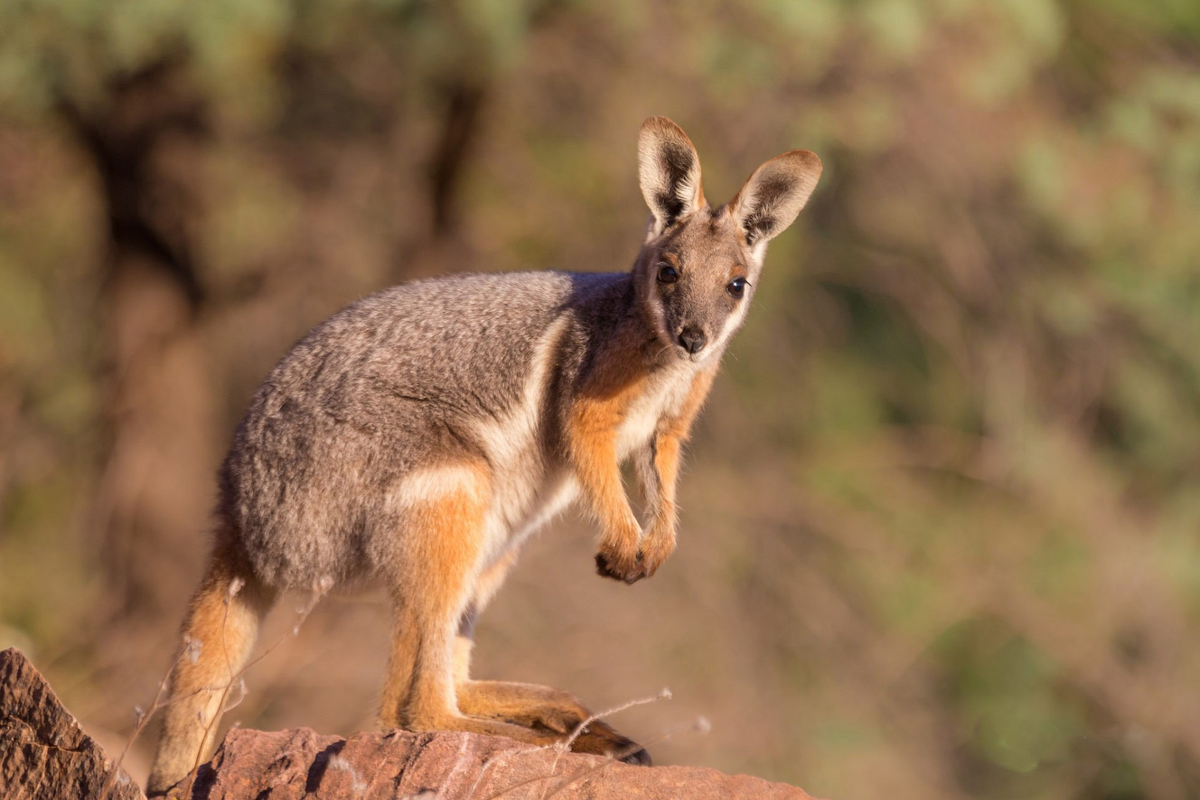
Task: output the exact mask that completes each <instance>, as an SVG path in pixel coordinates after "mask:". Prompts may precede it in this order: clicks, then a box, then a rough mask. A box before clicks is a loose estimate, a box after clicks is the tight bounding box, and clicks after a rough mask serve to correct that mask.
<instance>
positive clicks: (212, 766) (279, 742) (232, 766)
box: [0, 649, 812, 800]
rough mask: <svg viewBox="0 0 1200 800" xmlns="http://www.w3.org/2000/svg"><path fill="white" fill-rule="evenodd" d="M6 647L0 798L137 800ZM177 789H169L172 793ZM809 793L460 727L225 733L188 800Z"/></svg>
mask: <svg viewBox="0 0 1200 800" xmlns="http://www.w3.org/2000/svg"><path fill="white" fill-rule="evenodd" d="M113 769H114V767H113V763H112V761H111V760H110V759H108V758H106V757H105V755H104V753H103V752H102V751H101V750H100V747H99V745H97V744H96V743H95V742H94V741H93V740H92V739H90V738H89V737H88V736H87V735H86V734H84V732H83V731H82V730H81V729H80V727H79V724H78V723H77V722H76V721H75V718H74V717H72V716H71V715H70V714H69V713H68V712H67V710H66V709H65V708H63V706H62V704H61V703H60V702H59V701H58V698H57V697H55V696H54V692H53V691H51V689H50V686H49V684H47V683H46V681H45V679H44V678H42V676H41V675H40V674H39V673H38V671H37V670H36V669H34V668H33V665H32V664H30V663H29V661H28V660H27V659H26V658H25V657H24V656H23V655H21V653H20V652H18V651H17V650H12V649H10V650H5V651H4V652H2V653H0V798H3V800H58V798H62V799H63V800H91V799H92V798H99V797H100V796H101V791H102V790H103V789H104V787H105V785H106V781H108V782H109V783H110V784H111V785H110V786H109V790H110V794H108V795H107V796H106V800H108V798H111V799H112V800H142V798H143V795H142V793H141V791H140V790H139V789H138V787H137V786H136V785H134V784H133V783H132V782H130V781H129V779H128V776H126V775H125V774H124V773H123V772H122V773H121V775H120V776H119V777H118V778H116V779H114V780H112V781H109V776H110V775H112V773H113ZM182 791H183V787H177V788H176V789H175V790H173V795H175V796H178V794H180V793H181V792H182ZM300 798H311V799H312V800H319V799H320V798H325V799H326V800H384V799H385V798H386V799H387V800H550V798H557V799H558V800H584V798H587V800H630V799H632V798H638V799H640V800H667V799H668V798H670V799H671V800H675V799H676V798H682V799H684V800H727V799H728V798H749V799H751V800H755V799H757V798H764V799H765V798H772V799H773V800H812V798H810V797H809V796H808V795H807V794H805V793H804V792H802V791H800V790H799V789H796V788H794V787H791V786H786V785H784V784H780V783H769V782H767V781H764V780H761V779H759V778H750V777H747V776H745V775H725V774H722V773H720V772H717V771H716V770H711V769H702V768H697V767H633V766H629V765H626V764H621V763H619V762H616V761H612V760H609V759H604V758H600V757H598V756H588V755H580V754H576V753H559V752H557V751H555V750H550V749H545V748H537V747H530V746H529V745H523V744H520V743H518V742H515V741H513V740H511V739H504V738H498V737H492V736H478V735H473V734H467V733H406V732H404V731H390V732H386V733H383V732H375V733H360V734H357V735H355V736H352V737H350V738H349V739H343V738H341V737H339V736H322V735H320V734H318V733H316V732H314V731H312V730H309V729H307V728H300V729H295V730H288V731H276V732H263V731H248V730H236V729H235V730H233V731H230V733H229V735H228V736H226V737H225V741H224V742H223V743H222V744H221V747H220V749H219V750H218V751H217V754H216V756H215V757H214V758H213V760H212V761H211V762H209V763H208V764H205V765H203V766H201V767H200V769H199V771H198V773H197V775H196V779H195V781H194V782H193V784H192V795H191V798H190V800H299V799H300Z"/></svg>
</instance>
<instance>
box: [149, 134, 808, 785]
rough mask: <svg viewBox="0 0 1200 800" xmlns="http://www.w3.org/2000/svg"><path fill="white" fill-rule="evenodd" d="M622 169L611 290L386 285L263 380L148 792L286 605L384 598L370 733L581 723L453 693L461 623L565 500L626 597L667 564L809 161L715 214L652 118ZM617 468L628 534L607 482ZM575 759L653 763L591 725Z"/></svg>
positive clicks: (526, 733) (518, 735) (578, 277)
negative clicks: (699, 446)
mask: <svg viewBox="0 0 1200 800" xmlns="http://www.w3.org/2000/svg"><path fill="white" fill-rule="evenodd" d="M638 174H639V178H640V184H641V190H642V195H643V196H644V197H645V199H646V203H647V204H648V205H649V206H650V211H651V213H652V215H653V216H652V218H651V220H650V222H649V224H648V227H647V231H646V235H645V240H644V242H643V244H642V248H641V252H640V253H639V254H638V256H637V260H636V261H635V262H634V265H633V269H632V270H631V271H630V272H628V273H611V274H587V273H564V272H530V273H512V274H492V275H486V274H464V275H455V276H450V277H443V278H436V279H430V280H422V281H417V282H414V283H408V284H403V285H400V286H396V287H393V288H391V289H388V290H385V291H382V292H380V293H378V294H375V295H372V296H370V297H367V298H365V299H363V300H360V301H358V302H356V303H354V304H353V305H351V306H349V307H348V308H346V309H344V310H343V311H341V312H340V313H338V314H336V315H335V316H333V317H331V318H330V319H328V320H327V321H325V322H324V323H322V324H321V325H319V326H318V327H317V328H315V329H314V330H313V331H312V332H311V333H309V334H308V335H307V336H306V337H305V338H304V339H302V340H301V341H300V343H299V344H297V345H296V346H295V348H293V349H292V350H291V352H289V353H288V354H287V355H286V356H285V357H284V358H283V360H282V361H280V362H279V364H278V365H277V366H276V367H275V368H274V369H273V371H272V372H271V374H270V375H269V376H268V377H267V379H266V381H265V382H264V383H263V384H262V386H261V387H260V388H259V390H258V392H257V393H256V394H255V396H254V399H253V401H252V402H251V405H250V410H249V411H248V412H247V414H246V416H245V418H244V419H243V420H242V422H241V424H240V426H239V427H238V429H237V433H236V434H235V436H234V441H233V445H232V447H231V449H230V452H229V454H228V456H227V457H226V459H225V462H224V465H223V466H222V468H221V472H220V500H219V504H218V514H217V516H218V521H217V526H216V529H215V542H214V546H213V550H212V556H211V560H210V561H209V564H208V568H207V573H206V575H205V577H204V579H203V582H202V583H201V585H200V588H199V590H198V591H197V592H196V594H195V596H194V597H193V598H192V601H191V605H190V607H189V610H188V613H187V617H186V619H185V620H184V623H183V631H182V632H183V637H184V639H183V641H184V643H185V644H184V645H181V647H183V649H182V650H181V651H180V654H181V656H180V657H178V658H177V660H176V662H175V666H174V668H173V671H172V674H171V679H170V693H171V694H170V697H171V702H170V703H169V704H168V705H167V706H166V707H165V720H164V726H163V731H162V738H161V740H160V743H159V747H158V752H157V755H156V756H155V759H154V765H153V769H152V771H151V774H150V779H149V782H148V786H147V789H148V791H149V792H151V793H161V792H164V791H166V790H167V789H169V788H170V787H171V786H172V785H173V784H176V783H177V782H179V781H180V780H182V779H183V778H185V777H186V776H187V775H188V773H189V772H190V770H191V769H192V767H193V766H194V764H195V762H196V761H197V759H198V757H199V756H200V755H201V754H202V753H206V752H207V751H208V750H209V749H210V748H211V745H212V741H211V739H212V736H213V732H214V731H215V729H216V725H215V724H213V723H214V718H215V717H216V716H217V715H219V713H220V709H219V708H218V706H219V704H220V702H221V696H222V691H221V690H222V688H223V687H225V686H227V685H228V683H229V682H230V680H232V679H233V676H234V675H235V674H236V673H237V672H238V670H240V669H241V667H242V666H243V665H244V664H245V663H246V660H247V657H248V655H249V653H250V649H251V647H252V646H253V643H254V639H255V636H256V634H257V630H258V627H259V623H260V621H261V620H262V618H263V616H264V615H265V614H266V613H267V611H268V610H269V609H270V607H271V606H272V604H273V603H274V601H275V599H276V597H277V596H278V594H279V592H281V591H282V590H284V589H289V588H290V589H310V588H312V587H314V586H318V587H321V588H322V589H325V588H329V587H332V586H338V585H354V584H357V583H360V582H362V581H365V580H369V579H373V580H375V581H378V582H380V583H382V585H384V586H385V587H386V588H387V590H388V592H389V596H390V600H391V603H392V607H393V613H394V633H393V638H392V645H391V656H390V660H389V663H388V667H387V678H386V682H385V686H384V689H383V698H382V707H381V711H380V718H381V721H382V724H383V725H384V726H387V727H397V726H398V727H402V728H406V729H408V730H412V731H428V730H458V731H473V732H477V733H486V734H498V735H502V736H509V737H512V738H514V739H518V740H520V741H523V742H530V743H535V744H550V743H553V742H559V741H563V740H564V739H565V738H566V737H568V736H569V735H570V734H571V733H572V732H573V731H574V730H575V728H576V727H577V726H579V725H581V724H582V723H584V722H585V721H586V720H588V718H589V717H590V716H591V714H590V712H589V711H588V710H587V709H586V708H584V707H583V706H582V705H581V704H580V702H579V701H578V700H577V699H576V698H575V697H574V696H572V695H571V694H568V693H567V692H563V691H559V690H556V689H551V688H548V687H544V686H535V685H530V684H521V683H502V682H498V681H481V680H472V679H471V678H470V677H469V673H468V667H469V661H470V655H471V647H472V631H473V626H474V622H475V619H476V616H477V615H478V614H479V613H480V612H481V611H483V609H484V607H485V606H487V604H488V601H489V600H491V598H492V596H493V595H494V594H495V592H496V590H497V589H498V588H499V587H500V584H501V583H502V582H503V580H504V578H505V575H506V573H507V572H508V570H509V569H510V567H512V565H513V563H514V561H515V560H516V555H517V552H518V550H519V548H520V546H521V544H522V543H523V542H524V541H525V540H526V538H527V537H528V536H529V535H530V534H531V533H532V532H533V531H535V530H536V529H537V528H538V527H540V526H541V525H542V524H543V523H545V522H546V521H547V520H548V519H550V518H551V517H552V516H553V515H555V514H556V513H557V512H559V511H560V510H562V509H563V508H564V507H565V506H566V505H568V504H569V503H571V502H572V501H573V500H574V499H575V498H576V497H577V496H582V498H583V499H584V501H585V503H586V506H587V508H588V509H589V510H590V511H591V512H592V513H593V514H594V515H595V517H596V519H597V521H598V523H599V526H600V529H601V532H602V535H601V538H600V543H599V548H598V551H597V553H596V566H597V568H598V571H599V573H600V575H602V576H605V577H608V578H615V579H617V580H621V581H625V582H627V583H633V582H634V581H636V580H639V579H640V578H645V577H649V576H651V575H653V574H654V573H655V572H656V571H657V570H658V568H659V567H660V566H662V563H663V561H664V560H665V559H666V558H667V557H668V556H669V555H670V554H671V552H672V551H673V550H674V549H675V517H676V513H675V484H676V478H677V477H678V474H679V459H680V448H681V446H682V444H683V442H684V440H685V439H686V437H687V435H688V431H689V428H690V427H691V424H692V421H693V419H694V418H695V417H696V414H697V412H698V411H699V409H700V406H701V404H702V403H703V402H704V398H705V396H706V395H707V394H708V391H709V387H710V386H711V385H712V382H713V377H714V376H715V375H716V372H717V367H718V364H719V362H720V360H721V355H722V353H723V351H724V350H725V347H726V345H727V344H728V342H729V339H730V336H732V335H733V333H734V332H735V331H736V330H737V329H738V328H739V327H740V326H741V324H742V321H743V320H744V319H745V316H746V310H747V308H748V307H749V305H750V300H751V298H752V297H753V295H754V292H755V287H756V285H757V284H758V278H759V275H760V273H761V271H762V265H763V256H764V254H765V251H766V245H767V242H768V241H770V239H771V238H773V237H774V236H775V235H777V234H778V233H779V232H780V231H782V230H783V229H784V228H786V227H787V226H788V225H790V224H791V223H792V221H793V220H794V219H795V218H796V215H797V214H798V213H799V212H800V209H801V208H802V207H803V206H804V204H805V202H806V201H807V200H808V197H809V195H810V194H811V193H812V191H813V188H814V187H815V186H816V184H817V179H818V178H819V177H820V174H821V162H820V159H818V158H817V156H816V155H814V154H813V153H811V152H808V151H807V150H793V151H791V152H788V153H784V154H783V155H781V156H778V157H777V158H774V159H771V160H770V161H767V162H766V163H765V164H763V165H762V166H760V167H759V168H758V169H757V170H755V172H754V173H753V174H752V175H751V176H750V178H749V179H748V180H747V181H746V183H745V185H744V186H743V187H742V189H741V190H740V191H739V192H738V194H737V196H735V197H734V199H733V200H732V201H730V202H729V203H728V204H727V205H724V206H721V207H719V208H715V209H714V208H712V207H711V206H709V205H708V203H707V202H706V201H705V199H704V194H703V192H702V190H701V186H700V161H699V157H698V156H697V154H696V150H695V148H694V147H693V146H692V143H691V141H690V140H689V139H688V137H687V135H686V134H684V132H683V131H682V130H681V129H680V128H679V127H678V126H677V125H675V123H673V122H671V121H670V120H668V119H666V118H664V117H653V118H651V119H648V120H646V122H645V123H644V124H643V125H642V128H641V133H640V137H639V140H638ZM627 459H632V460H633V461H634V465H635V470H636V475H637V477H638V483H639V485H640V487H641V490H642V492H643V493H644V495H645V499H646V514H645V516H646V518H647V521H646V524H645V526H644V527H643V525H642V524H640V523H639V521H638V518H637V516H636V515H635V514H634V512H633V510H632V509H631V507H630V503H629V500H628V498H627V496H626V494H625V490H624V487H623V484H622V479H621V464H622V462H624V461H626V460H627ZM206 738H207V740H206ZM572 746H573V748H574V749H575V750H577V751H582V752H589V753H598V754H603V755H608V756H611V757H615V758H619V759H621V760H624V761H627V762H630V763H638V764H649V763H650V759H649V756H648V755H647V754H646V751H645V750H644V749H642V748H641V747H640V746H639V745H637V744H635V743H634V742H632V741H631V740H629V739H627V738H625V737H624V736H622V735H620V734H619V733H617V732H616V731H615V730H613V729H612V728H611V727H609V726H608V725H607V724H605V723H604V722H602V721H599V720H596V721H592V722H590V723H589V724H588V725H587V728H586V730H584V731H583V733H582V734H581V735H579V736H578V738H576V739H575V740H574V742H573V745H572Z"/></svg>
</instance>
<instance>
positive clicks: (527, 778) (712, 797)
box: [192, 728, 812, 800]
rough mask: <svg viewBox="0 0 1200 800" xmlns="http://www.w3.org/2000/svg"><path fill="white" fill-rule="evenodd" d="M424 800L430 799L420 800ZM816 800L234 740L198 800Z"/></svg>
mask: <svg viewBox="0 0 1200 800" xmlns="http://www.w3.org/2000/svg"><path fill="white" fill-rule="evenodd" d="M422 793H427V794H422ZM424 797H428V798H429V800H433V798H434V797H436V798H437V800H489V799H490V798H505V799H506V800H541V799H542V798H547V799H548V798H551V797H554V798H558V799H559V800H583V798H588V800H628V799H629V798H644V800H667V798H671V799H672V800H674V799H675V798H686V799H687V800H717V799H718V798H720V799H721V800H725V799H726V798H778V800H812V799H811V798H810V797H809V796H808V795H807V794H805V793H804V792H802V791H800V790H799V789H796V788H794V787H791V786H786V785H784V784H779V783H769V782H767V781H764V780H761V779H759V778H751V777H747V776H745V775H732V776H731V775H725V774H722V773H720V772H717V771H716V770H711V769H703V768H698V767H634V766H629V765H626V764H621V763H618V762H615V761H611V760H608V759H604V758H600V757H598V756H588V755H580V754H576V753H565V754H562V755H559V754H558V753H557V752H555V751H553V750H547V749H543V748H535V747H530V746H528V745H523V744H520V743H518V742H515V741H512V740H511V739H504V738H497V737H491V736H478V735H474V734H467V733H428V734H417V733H406V732H403V731H391V732H388V733H360V734H357V735H355V736H352V737H350V738H349V739H342V738H340V737H337V736H321V735H319V734H317V733H315V732H313V731H312V730H309V729H307V728H301V729H296V730H289V731H279V732H274V733H264V732H261V731H248V730H234V731H230V733H229V735H228V736H227V737H226V738H225V742H224V743H223V744H222V745H221V748H220V750H219V751H218V752H217V755H216V757H215V758H214V759H213V760H212V762H211V764H210V765H208V767H206V768H205V769H203V770H202V771H201V773H200V774H199V776H198V777H197V779H196V784H195V787H194V792H193V797H192V800H293V799H295V800H298V799H299V798H314V799H315V798H329V800H335V799H336V800H343V798H345V799H346V800H349V798H362V800H384V798H388V799H389V800H395V799H397V798H407V799H411V800H417V798H424Z"/></svg>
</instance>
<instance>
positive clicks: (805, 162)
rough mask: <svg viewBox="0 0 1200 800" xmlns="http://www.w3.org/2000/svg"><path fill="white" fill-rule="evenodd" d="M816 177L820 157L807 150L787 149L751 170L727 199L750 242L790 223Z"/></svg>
mask: <svg viewBox="0 0 1200 800" xmlns="http://www.w3.org/2000/svg"><path fill="white" fill-rule="evenodd" d="M820 177H821V159H819V158H817V155H816V153H812V152H810V151H808V150H791V151H789V152H787V153H784V154H783V155H781V156H776V157H775V158H772V159H771V160H770V161H768V162H767V163H765V164H763V165H762V166H761V167H759V168H758V169H756V170H754V174H753V175H751V176H750V178H749V179H748V180H747V181H746V185H745V186H743V187H742V188H741V191H739V192H738V193H737V196H736V197H734V198H733V200H731V201H730V203H729V208H730V211H731V213H732V214H733V218H734V219H735V220H737V222H738V224H739V225H740V226H741V228H742V230H743V231H744V232H745V234H746V241H747V242H748V243H749V244H750V246H751V247H756V246H759V245H761V244H765V243H766V242H768V241H770V240H771V239H773V238H775V236H777V235H778V234H780V233H782V232H783V230H784V229H785V228H787V226H788V225H791V224H792V222H793V221H794V220H795V219H796V215H797V214H799V213H800V209H802V208H804V204H805V203H807V202H808V196H809V195H811V194H812V191H813V189H815V188H816V186H817V180H818V179H819V178H820Z"/></svg>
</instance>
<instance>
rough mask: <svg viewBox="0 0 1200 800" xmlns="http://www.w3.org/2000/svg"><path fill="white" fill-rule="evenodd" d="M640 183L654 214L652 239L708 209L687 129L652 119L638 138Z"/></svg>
mask: <svg viewBox="0 0 1200 800" xmlns="http://www.w3.org/2000/svg"><path fill="white" fill-rule="evenodd" d="M638 179H639V182H640V183H641V186H642V197H644V198H646V205H648V206H650V211H651V212H653V214H654V229H653V231H652V233H651V235H652V236H657V235H658V234H660V233H662V232H663V231H664V230H666V229H667V228H668V227H669V226H670V225H671V224H672V223H673V222H675V220H677V219H679V218H680V217H682V216H684V215H685V214H689V213H691V212H692V211H695V210H696V209H697V208H700V207H701V206H702V205H704V192H703V191H701V189H700V156H698V155H696V148H695V147H693V146H692V141H691V140H690V139H688V137H687V134H686V133H684V132H683V129H682V128H680V127H679V126H678V125H676V124H675V123H674V122H671V120H669V119H667V118H666V117H651V118H650V119H648V120H646V121H645V122H643V123H642V130H641V133H639V134H638Z"/></svg>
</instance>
